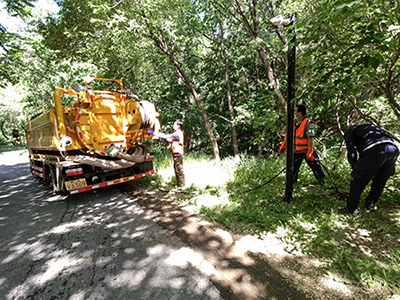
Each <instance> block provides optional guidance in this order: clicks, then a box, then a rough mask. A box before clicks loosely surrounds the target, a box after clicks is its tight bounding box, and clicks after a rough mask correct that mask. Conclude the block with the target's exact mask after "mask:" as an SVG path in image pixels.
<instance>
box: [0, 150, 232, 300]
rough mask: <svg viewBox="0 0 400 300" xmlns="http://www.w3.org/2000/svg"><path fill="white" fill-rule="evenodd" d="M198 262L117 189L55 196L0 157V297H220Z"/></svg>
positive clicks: (20, 157)
mask: <svg viewBox="0 0 400 300" xmlns="http://www.w3.org/2000/svg"><path fill="white" fill-rule="evenodd" d="M200 265H202V257H201V256H199V255H198V254H196V253H195V252H193V251H191V249H190V248H188V247H187V246H186V245H185V244H184V243H183V241H182V240H181V239H180V238H179V237H177V236H176V235H174V234H172V233H171V231H169V230H168V229H166V228H165V227H161V226H160V225H158V224H157V223H156V222H155V221H154V220H153V219H152V218H151V217H149V215H148V213H147V212H146V211H145V210H143V208H142V207H141V206H140V205H139V204H138V203H136V202H135V199H133V198H132V197H127V196H126V195H124V193H121V192H120V190H118V189H116V188H112V187H110V188H104V189H101V190H98V191H97V192H87V193H82V194H78V195H74V196H68V197H59V196H54V195H53V194H52V192H51V189H50V188H49V187H48V186H46V185H45V184H42V183H40V182H38V181H37V180H36V179H34V178H33V177H32V176H31V174H30V172H29V164H28V157H27V152H26V151H25V152H24V151H11V152H5V153H0V299H6V300H11V299H40V300H47V299H48V300H50V299H57V300H58V299H68V300H78V299H129V300H131V299H168V300H172V299H185V300H188V299H224V297H223V296H222V294H221V292H220V290H219V289H217V288H216V286H215V285H214V284H213V282H212V281H211V280H210V278H209V275H210V273H208V272H207V271H204V270H202V268H199V267H198V266H200Z"/></svg>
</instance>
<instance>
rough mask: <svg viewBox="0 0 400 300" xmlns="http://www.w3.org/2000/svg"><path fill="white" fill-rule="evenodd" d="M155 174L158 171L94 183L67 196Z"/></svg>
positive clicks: (70, 192) (71, 191)
mask: <svg viewBox="0 0 400 300" xmlns="http://www.w3.org/2000/svg"><path fill="white" fill-rule="evenodd" d="M157 173H158V170H150V171H147V172H145V173H141V174H135V175H132V176H129V177H124V178H119V179H115V180H110V181H105V182H101V183H96V184H93V185H89V186H85V187H82V188H79V189H75V190H70V191H69V194H70V195H74V194H78V193H83V192H88V191H91V190H96V189H100V188H103V187H106V186H110V185H115V184H118V183H123V182H128V181H132V180H135V179H139V178H143V177H146V176H150V175H153V174H157Z"/></svg>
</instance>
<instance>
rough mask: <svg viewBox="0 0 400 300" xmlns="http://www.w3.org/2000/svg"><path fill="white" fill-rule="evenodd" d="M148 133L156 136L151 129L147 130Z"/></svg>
mask: <svg viewBox="0 0 400 300" xmlns="http://www.w3.org/2000/svg"><path fill="white" fill-rule="evenodd" d="M147 132H148V133H150V134H152V135H156V134H155V133H154V131H153V130H151V129H150V128H149V129H147Z"/></svg>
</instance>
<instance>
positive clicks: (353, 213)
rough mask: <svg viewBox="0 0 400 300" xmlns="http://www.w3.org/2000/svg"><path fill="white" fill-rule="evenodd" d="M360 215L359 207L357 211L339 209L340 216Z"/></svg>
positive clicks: (344, 208) (345, 208) (346, 208)
mask: <svg viewBox="0 0 400 300" xmlns="http://www.w3.org/2000/svg"><path fill="white" fill-rule="evenodd" d="M359 214H360V209H359V208H358V207H357V208H356V209H351V208H349V207H342V208H339V215H353V216H355V217H357V216H358V215H359Z"/></svg>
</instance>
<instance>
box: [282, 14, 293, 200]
mask: <svg viewBox="0 0 400 300" xmlns="http://www.w3.org/2000/svg"><path fill="white" fill-rule="evenodd" d="M295 23H296V16H295V15H292V16H291V18H290V23H289V25H290V26H292V28H291V29H290V30H289V35H292V38H291V39H290V48H289V49H288V54H287V59H288V90H287V93H288V102H287V133H286V145H287V146H286V191H285V198H284V200H283V201H284V202H286V203H291V202H292V200H293V195H292V194H293V182H294V174H293V171H294V154H293V150H294V101H293V99H294V97H295V89H294V87H295V73H296V46H295V42H296V32H295Z"/></svg>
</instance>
